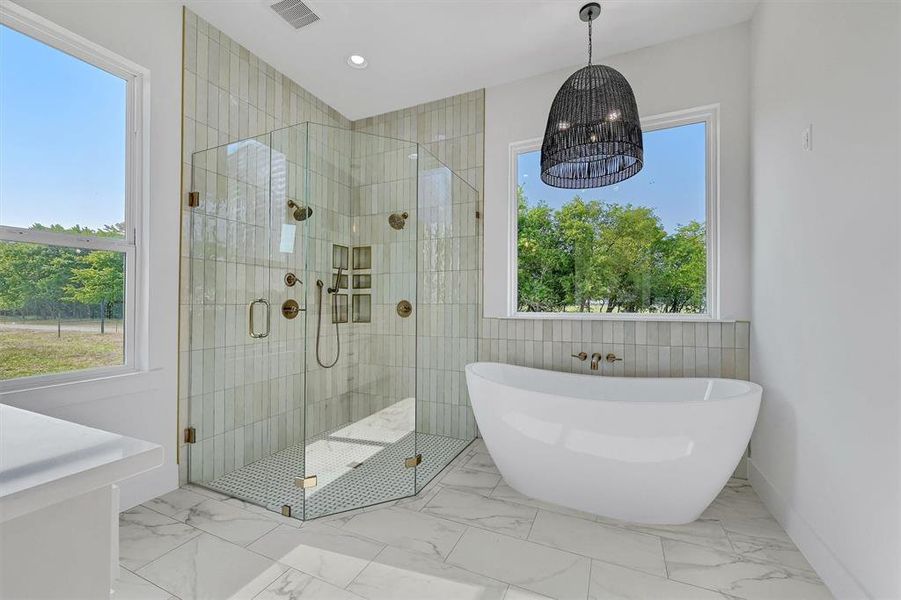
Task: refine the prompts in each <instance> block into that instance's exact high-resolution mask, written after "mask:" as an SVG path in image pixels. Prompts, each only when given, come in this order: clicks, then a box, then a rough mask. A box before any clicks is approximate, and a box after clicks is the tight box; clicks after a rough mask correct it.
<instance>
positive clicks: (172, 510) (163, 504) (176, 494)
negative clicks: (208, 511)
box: [144, 488, 209, 517]
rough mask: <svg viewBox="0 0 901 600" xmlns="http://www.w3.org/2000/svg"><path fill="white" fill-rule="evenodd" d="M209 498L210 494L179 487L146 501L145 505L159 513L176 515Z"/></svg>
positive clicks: (170, 515)
mask: <svg viewBox="0 0 901 600" xmlns="http://www.w3.org/2000/svg"><path fill="white" fill-rule="evenodd" d="M207 500H209V497H208V496H204V495H202V494H198V493H196V492H192V491H191V490H186V489H184V488H178V489H177V490H173V491H171V492H169V493H168V494H164V495H162V496H160V497H158V498H154V499H153V500H150V501H149V502H145V503H144V506H146V507H147V508H150V509H152V510H155V511H156V512H158V513H162V514H164V515H166V516H167V517H174V516H175V515H177V514H178V513H180V512H183V511H185V510H187V509H189V508H191V507H192V506H197V505H198V504H201V503H203V502H206V501H207Z"/></svg>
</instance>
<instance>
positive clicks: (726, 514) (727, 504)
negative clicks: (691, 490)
mask: <svg viewBox="0 0 901 600" xmlns="http://www.w3.org/2000/svg"><path fill="white" fill-rule="evenodd" d="M769 516H770V513H769V511H767V509H766V507H765V506H764V505H763V502H761V500H760V498H759V497H758V496H757V493H756V492H754V490H753V489H752V488H751V485H750V484H749V483H748V482H747V481H742V480H731V481H730V482H729V483H728V484H726V486H725V487H724V488H723V490H722V491H721V492H720V493H719V495H718V496H717V497H716V498H715V499H714V500H713V502H711V503H710V506H708V507H707V509H706V510H705V511H704V514H702V515H701V518H702V519H727V518H728V519H739V518H754V517H769Z"/></svg>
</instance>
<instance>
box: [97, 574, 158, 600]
mask: <svg viewBox="0 0 901 600" xmlns="http://www.w3.org/2000/svg"><path fill="white" fill-rule="evenodd" d="M171 597H172V594H170V593H169V592H167V591H165V590H163V589H162V588H158V587H156V586H155V585H153V584H152V583H150V582H149V581H147V580H146V579H144V578H142V577H138V576H137V575H135V574H134V573H132V572H131V571H129V570H128V569H126V568H124V567H120V568H119V578H118V579H116V580H115V581H114V582H113V590H112V592H111V593H110V600H169V598H171Z"/></svg>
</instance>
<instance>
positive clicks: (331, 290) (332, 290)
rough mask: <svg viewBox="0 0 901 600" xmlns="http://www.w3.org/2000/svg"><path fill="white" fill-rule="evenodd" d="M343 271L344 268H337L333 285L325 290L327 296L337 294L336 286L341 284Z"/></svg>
mask: <svg viewBox="0 0 901 600" xmlns="http://www.w3.org/2000/svg"><path fill="white" fill-rule="evenodd" d="M343 270H344V267H338V273H337V274H336V275H335V285H334V286H333V287H330V288H329V289H328V290H327V291H328V293H329V294H337V293H338V286H339V285H340V284H341V271H343Z"/></svg>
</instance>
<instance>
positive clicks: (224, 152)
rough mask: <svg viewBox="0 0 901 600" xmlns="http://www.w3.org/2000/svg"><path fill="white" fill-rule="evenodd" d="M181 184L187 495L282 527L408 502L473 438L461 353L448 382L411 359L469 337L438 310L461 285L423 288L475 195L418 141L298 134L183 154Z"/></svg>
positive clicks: (324, 129) (316, 130) (469, 351)
mask: <svg viewBox="0 0 901 600" xmlns="http://www.w3.org/2000/svg"><path fill="white" fill-rule="evenodd" d="M190 184H191V190H190V191H194V192H197V193H198V195H199V198H200V201H199V203H198V205H197V206H191V207H186V208H185V211H186V223H187V225H186V227H185V231H184V236H185V244H187V248H188V249H189V252H188V254H189V257H188V258H187V259H186V264H185V265H184V266H183V276H186V277H188V278H189V282H190V285H189V286H188V290H189V292H188V293H189V295H190V298H189V301H188V303H187V304H188V311H187V312H188V314H187V315H185V317H186V318H187V319H189V320H190V321H189V322H190V326H189V327H188V331H189V336H188V339H187V340H183V341H182V343H183V344H186V345H187V347H188V350H190V352H189V355H190V360H189V368H188V373H186V374H185V377H186V378H187V381H188V382H189V384H188V385H187V386H186V387H187V389H188V394H187V396H188V397H187V400H186V408H187V411H186V413H187V414H185V415H184V420H185V424H186V426H187V427H189V428H192V430H193V432H194V434H193V438H192V439H194V443H191V444H189V445H188V478H189V481H191V482H192V483H194V484H197V485H201V486H205V487H208V488H211V489H214V490H217V491H220V492H223V493H225V494H228V495H231V496H234V497H237V498H240V499H242V500H245V501H248V502H251V503H254V504H257V505H260V506H263V507H265V508H267V509H270V510H273V511H277V512H280V513H282V514H285V515H288V516H291V517H295V518H298V519H314V518H316V517H320V516H324V515H329V514H333V513H336V512H341V511H345V510H350V509H354V508H359V507H363V506H368V505H372V504H377V503H380V502H386V501H389V500H394V499H397V498H401V497H404V496H409V495H412V494H414V493H416V492H417V491H418V490H420V489H421V488H422V486H423V485H425V484H426V483H427V482H428V481H429V480H431V479H432V478H433V477H434V476H435V475H437V473H438V472H439V471H440V470H441V469H442V468H443V467H444V466H445V465H446V464H447V463H448V462H450V461H451V460H452V459H453V458H454V457H455V456H456V455H457V454H458V453H459V452H460V451H462V450H463V449H464V448H465V447H466V445H467V444H468V443H469V442H470V441H471V440H472V439H473V437H474V433H475V426H474V423H473V422H471V416H467V413H466V411H462V410H459V408H460V407H462V406H465V404H466V402H467V400H466V398H465V382H464V381H463V380H462V365H463V364H466V362H471V361H474V360H476V358H477V356H476V354H477V349H476V348H475V347H468V346H467V347H462V346H461V350H460V352H458V353H456V354H455V356H454V357H453V360H454V361H457V362H459V363H461V371H460V380H459V381H452V380H450V378H446V377H445V376H444V375H443V374H442V376H441V379H440V380H437V379H436V371H435V365H434V364H431V363H432V361H434V357H432V356H420V354H419V353H418V351H417V350H418V349H422V348H427V347H429V345H430V344H429V339H428V337H427V336H429V335H430V331H431V329H433V328H437V327H439V326H441V327H443V325H442V324H443V320H444V319H447V320H448V322H453V323H454V327H462V328H463V329H472V330H474V328H476V327H477V323H476V322H475V319H476V318H477V315H476V312H474V311H454V312H455V314H454V315H451V314H449V313H450V309H449V308H448V307H447V306H445V304H446V303H447V302H448V300H449V296H448V294H450V293H451V292H452V293H454V294H467V295H469V294H471V295H472V297H473V298H475V297H476V295H477V290H475V289H472V290H467V289H461V287H462V288H466V286H467V285H468V286H470V287H473V286H476V285H477V280H476V279H475V278H466V279H465V281H464V282H462V283H459V284H458V285H456V286H454V287H453V289H451V288H449V287H447V286H446V282H447V281H449V280H448V279H446V278H445V277H435V276H432V275H434V274H435V273H437V272H440V271H441V270H442V269H443V268H444V267H443V265H442V262H443V261H444V259H445V254H446V253H447V248H446V247H445V246H447V247H450V246H451V244H449V243H448V244H445V242H446V240H445V238H447V237H449V236H451V235H454V234H456V233H459V232H454V231H453V229H454V227H455V226H456V227H461V225H460V224H461V223H466V224H465V225H462V226H463V227H472V228H473V230H474V228H475V227H476V225H475V224H474V223H473V224H469V223H467V215H473V216H472V219H473V220H474V207H475V206H476V205H477V202H478V196H477V192H476V191H475V190H474V189H473V188H472V187H470V186H469V185H467V184H466V183H465V182H464V181H463V180H462V179H461V178H459V177H458V176H457V175H456V174H455V173H453V172H452V171H451V170H450V169H449V168H448V167H446V166H445V165H443V164H442V163H441V162H440V161H439V160H438V159H437V158H435V157H434V156H433V155H432V154H431V153H430V152H429V151H428V150H427V149H426V148H424V147H422V146H421V145H419V144H416V143H413V142H406V141H402V140H396V139H391V138H386V137H381V136H377V135H371V134H367V133H362V132H356V131H351V130H346V129H341V128H336V127H330V126H325V125H319V124H313V123H303V124H300V125H296V126H292V127H287V128H284V129H278V130H275V131H272V132H270V133H268V134H266V135H262V136H257V137H254V138H249V139H245V140H238V141H235V142H232V143H229V144H225V145H222V146H218V147H214V148H210V149H207V150H204V151H200V152H197V153H195V154H194V155H193V156H192V179H191V182H190ZM398 215H402V217H398ZM398 225H402V226H400V227H398ZM286 273H289V274H291V275H293V279H292V281H294V283H293V284H292V285H287V284H286ZM466 282H469V283H466ZM292 301H293V302H292ZM402 302H407V303H409V306H410V312H409V313H407V314H409V315H410V318H403V317H402V316H400V314H399V313H398V310H397V307H398V305H399V303H402ZM294 303H296V308H294ZM285 306H289V307H291V308H290V310H288V311H287V312H285V309H284V308H283V307H285ZM448 306H449V305H448ZM445 312H447V313H448V314H445ZM289 314H290V315H292V316H291V318H286V317H287V315H289ZM461 318H463V319H467V318H468V319H471V320H472V323H468V324H467V323H461V322H460V320H461ZM251 319H253V320H255V323H252V322H251ZM439 319H440V320H441V322H439V321H438V320H439ZM251 326H252V327H253V328H251ZM333 360H334V364H333V365H332V366H328V365H330V363H332V361H333ZM445 379H447V380H446V381H445ZM453 390H456V391H453ZM451 394H457V396H452V395H451ZM460 394H462V395H460ZM438 395H440V396H441V400H436V397H437V396H438ZM183 402H184V401H183Z"/></svg>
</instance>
